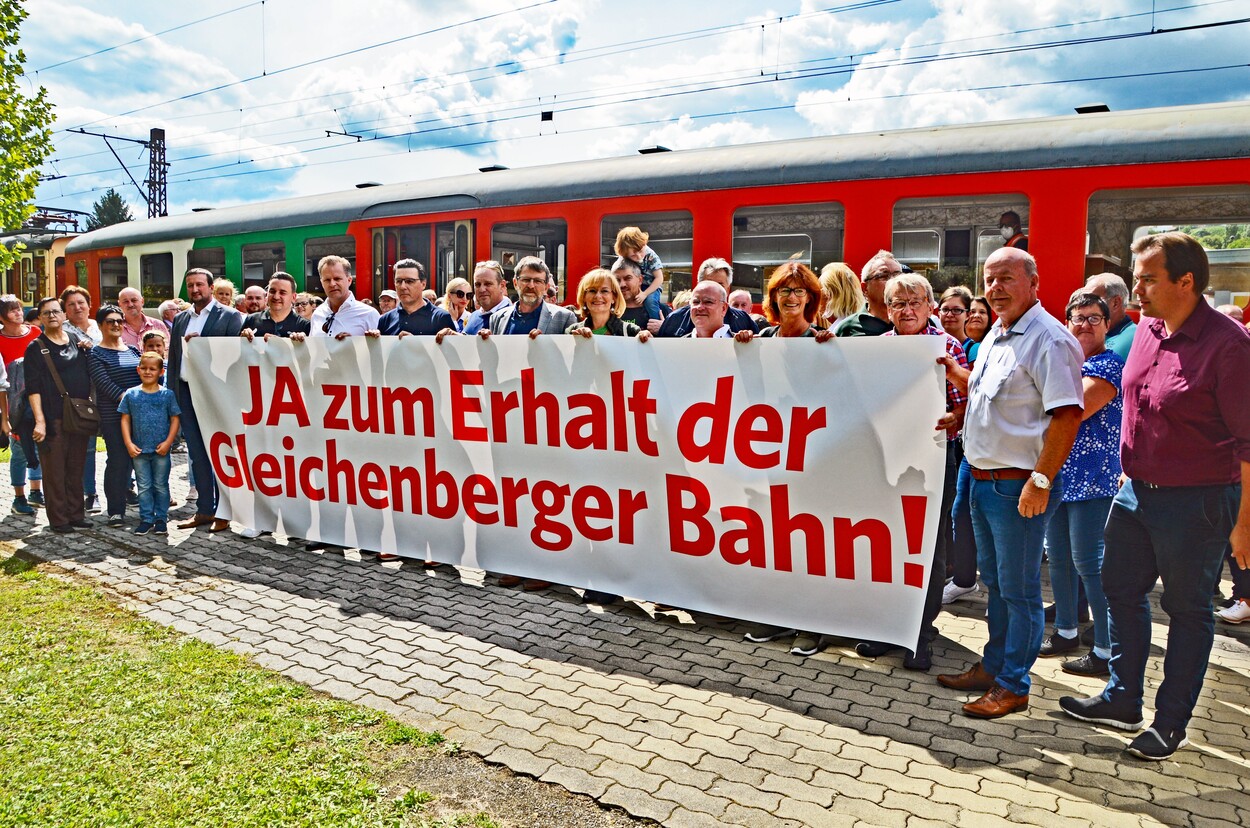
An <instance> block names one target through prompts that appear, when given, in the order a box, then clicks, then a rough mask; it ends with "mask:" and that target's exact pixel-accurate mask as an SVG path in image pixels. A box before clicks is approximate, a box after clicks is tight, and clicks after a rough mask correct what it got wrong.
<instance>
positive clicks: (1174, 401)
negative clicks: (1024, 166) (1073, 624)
mask: <svg viewBox="0 0 1250 828" xmlns="http://www.w3.org/2000/svg"><path fill="white" fill-rule="evenodd" d="M1133 253H1134V254H1136V256H1137V260H1136V263H1135V265H1134V267H1133V277H1134V279H1135V280H1136V283H1135V285H1134V288H1133V292H1134V293H1136V294H1137V297H1138V299H1139V300H1140V301H1141V310H1142V317H1143V319H1142V323H1141V324H1140V325H1138V327H1137V334H1136V336H1135V337H1134V339H1133V347H1132V349H1131V350H1130V351H1129V356H1128V361H1127V363H1126V364H1125V366H1124V386H1123V387H1124V420H1123V428H1122V435H1121V444H1120V459H1121V461H1122V462H1123V466H1124V475H1125V478H1126V480H1125V481H1124V483H1123V484H1122V485H1121V487H1120V493H1119V494H1117V495H1116V497H1115V500H1114V501H1113V502H1112V506H1111V515H1110V516H1109V517H1108V518H1107V528H1106V533H1105V537H1106V544H1107V547H1106V557H1105V558H1104V560H1103V566H1102V583H1103V589H1104V591H1105V592H1106V595H1107V603H1108V606H1109V608H1110V611H1111V634H1112V640H1111V665H1110V667H1111V680H1110V681H1108V682H1107V686H1106V687H1105V688H1104V689H1103V691H1102V693H1100V694H1098V695H1097V696H1093V697H1091V698H1087V699H1078V698H1075V697H1073V696H1064V697H1063V698H1061V699H1060V700H1059V706H1060V707H1061V708H1062V709H1063V711H1064V712H1065V713H1067V714H1068V715H1069V716H1072V717H1073V718H1077V719H1081V720H1083V721H1089V722H1097V723H1099V724H1106V725H1110V726H1112V727H1117V728H1120V729H1121V730H1129V731H1136V730H1140V729H1141V727H1142V725H1143V724H1145V720H1144V719H1143V717H1142V703H1143V698H1144V695H1145V676H1146V661H1147V658H1148V657H1149V655H1150V604H1149V602H1148V601H1147V596H1148V595H1149V594H1150V591H1151V590H1152V589H1154V585H1155V582H1156V581H1157V580H1158V579H1159V578H1162V579H1163V589H1164V592H1163V598H1162V606H1163V609H1164V611H1165V612H1167V614H1168V617H1169V619H1170V626H1169V630H1168V642H1167V656H1166V657H1165V658H1164V661H1163V683H1162V684H1161V685H1159V691H1158V693H1157V694H1156V695H1155V716H1154V723H1153V725H1152V726H1151V727H1150V728H1149V729H1147V730H1146V731H1145V732H1144V733H1142V734H1141V735H1139V736H1138V737H1137V738H1135V739H1134V740H1133V741H1132V743H1131V744H1130V745H1129V746H1128V752H1129V753H1130V754H1132V755H1134V756H1137V757H1138V758H1141V759H1148V760H1154V761H1158V760H1161V759H1166V758H1168V757H1169V756H1171V755H1172V754H1173V753H1175V752H1176V751H1177V750H1178V749H1180V748H1182V747H1184V746H1185V745H1186V744H1187V742H1188V740H1187V739H1186V738H1185V728H1186V726H1187V725H1188V724H1189V720H1190V718H1191V717H1192V715H1193V710H1194V705H1195V704H1196V703H1197V701H1198V694H1199V693H1200V692H1201V691H1202V681H1203V676H1204V674H1205V673H1206V670H1207V661H1208V658H1209V656H1210V654H1211V645H1212V643H1213V641H1214V638H1215V620H1214V618H1213V616H1212V614H1211V593H1212V592H1213V590H1214V589H1215V585H1216V583H1217V581H1218V580H1219V577H1220V568H1221V566H1222V564H1223V562H1224V555H1225V551H1226V549H1227V548H1228V546H1229V545H1231V546H1232V553H1233V558H1234V560H1235V561H1236V563H1237V564H1238V565H1239V566H1241V567H1242V568H1246V567H1250V485H1247V484H1250V406H1247V405H1246V397H1245V378H1246V376H1248V375H1250V334H1248V333H1247V332H1246V329H1245V328H1244V327H1242V326H1241V325H1239V324H1237V323H1236V322H1235V321H1233V320H1232V319H1229V318H1228V317H1227V316H1224V315H1223V314H1221V313H1219V312H1218V311H1217V310H1215V309H1214V308H1212V307H1211V306H1210V305H1208V304H1207V303H1206V301H1205V300H1204V299H1203V295H1202V292H1203V291H1204V290H1205V289H1206V287H1207V283H1208V282H1209V279H1210V270H1209V266H1208V263H1207V255H1206V252H1205V251H1204V250H1203V249H1202V245H1201V244H1199V243H1198V242H1197V241H1196V240H1195V239H1193V238H1191V237H1190V236H1187V235H1185V234H1184V233H1176V232H1172V233H1159V234H1157V235H1153V236H1146V237H1144V238H1142V239H1139V240H1138V241H1136V242H1135V243H1134V244H1133Z"/></svg>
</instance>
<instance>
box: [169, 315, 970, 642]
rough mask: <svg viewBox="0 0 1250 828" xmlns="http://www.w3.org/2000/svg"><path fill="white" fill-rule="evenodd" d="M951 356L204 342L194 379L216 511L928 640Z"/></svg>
mask: <svg viewBox="0 0 1250 828" xmlns="http://www.w3.org/2000/svg"><path fill="white" fill-rule="evenodd" d="M942 345H943V343H942V340H941V338H940V337H928V336H916V337H889V338H883V339H848V340H834V341H831V342H827V343H817V342H815V340H813V339H810V338H796V339H789V340H786V339H772V340H759V339H757V340H755V341H754V342H751V343H745V344H744V343H736V342H733V341H732V340H652V341H651V342H646V343H640V342H637V341H635V340H632V339H625V338H616V337H603V336H596V337H593V338H591V339H582V338H579V337H571V336H540V337H538V338H537V339H535V340H530V339H529V338H528V337H521V336H517V337H506V336H497V337H492V338H491V339H490V340H488V341H482V340H481V339H478V338H476V337H448V338H447V339H446V340H444V342H443V344H441V345H439V344H436V343H435V342H434V340H433V338H431V337H405V338H404V339H391V338H382V339H376V340H369V339H364V338H360V337H352V338H350V339H347V340H344V341H341V342H336V341H333V340H328V339H310V340H308V341H307V342H303V343H294V342H291V341H290V340H286V339H277V338H274V339H271V340H270V341H269V342H262V341H260V340H257V341H255V342H252V343H249V342H246V341H244V340H242V339H237V340H236V339H209V338H200V339H194V340H192V341H191V342H190V343H188V348H187V354H188V365H187V374H188V379H189V382H190V384H191V391H192V396H193V399H194V400H195V407H196V412H197V415H198V417H199V420H200V427H201V430H202V432H203V436H204V441H205V443H206V445H207V446H208V448H209V456H210V458H211V460H212V463H213V468H214V470H215V472H216V474H217V477H218V480H219V482H220V484H221V488H222V506H221V512H220V514H221V515H222V516H223V517H231V518H232V519H234V520H236V521H238V522H240V523H242V524H245V525H247V526H251V527H255V528H259V529H271V530H280V531H282V532H285V533H287V534H289V535H291V536H294V537H301V538H308V539H312V540H321V541H325V542H327V543H332V544H338V545H342V546H347V547H358V548H361V549H369V550H376V551H385V552H396V553H398V554H400V555H403V556H405V557H411V558H415V559H419V560H426V559H430V560H434V561H439V562H442V563H449V564H453V565H456V566H464V567H474V568H478V569H485V570H488V571H492V572H503V573H510V574H513V575H521V576H525V577H534V578H542V579H544V580H549V581H554V582H556V583H560V584H567V585H569V586H576V587H588V588H593V589H597V590H602V591H606V592H612V593H618V594H622V595H625V596H629V597H634V598H639V599H646V600H652V601H658V602H663V603H666V604H671V605H673V606H679V607H684V608H687V609H690V610H696V611H704V612H711V613H716V614H720V615H725V616H729V617H735V618H743V619H749V620H753V621H759V622H764V623H772V624H779V625H782V626H786V627H796V628H798V629H804V630H810V631H813V632H824V633H831V634H836V635H843V636H847V637H850V638H859V639H872V640H881V641H888V642H891V643H895V644H899V645H903V646H911V645H913V644H914V643H915V641H916V637H917V632H918V629H919V624H920V615H921V609H922V606H923V603H924V589H925V585H926V579H927V576H928V568H929V565H930V561H931V559H932V552H933V544H934V539H935V537H936V535H937V526H938V518H939V515H938V509H939V505H940V502H941V492H942V481H943V475H944V472H945V448H944V446H945V442H944V436H943V435H942V433H941V432H938V431H935V430H934V425H935V424H936V423H937V420H938V418H939V417H940V416H941V415H942V414H943V413H944V411H945V402H944V400H945V396H944V394H945V391H944V384H943V378H942V373H941V369H940V367H939V366H937V365H936V362H935V361H936V359H937V358H938V357H939V356H941V355H942ZM291 554H302V553H301V552H296V551H292V552H291Z"/></svg>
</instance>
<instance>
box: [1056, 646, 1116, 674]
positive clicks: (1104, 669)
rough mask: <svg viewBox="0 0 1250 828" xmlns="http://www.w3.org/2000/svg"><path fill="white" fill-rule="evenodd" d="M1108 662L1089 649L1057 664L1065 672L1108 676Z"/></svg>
mask: <svg viewBox="0 0 1250 828" xmlns="http://www.w3.org/2000/svg"><path fill="white" fill-rule="evenodd" d="M1108 664H1109V662H1108V661H1107V659H1105V658H1101V657H1099V656H1096V655H1094V653H1093V651H1090V652H1088V653H1086V654H1085V655H1083V656H1081V657H1080V658H1074V659H1072V660H1071V661H1065V662H1064V663H1063V664H1061V665H1059V666H1060V667H1062V668H1063V671H1064V672H1065V673H1072V674H1073V675H1076V676H1109V675H1111V668H1110V667H1109V666H1108Z"/></svg>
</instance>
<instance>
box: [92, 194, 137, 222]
mask: <svg viewBox="0 0 1250 828" xmlns="http://www.w3.org/2000/svg"><path fill="white" fill-rule="evenodd" d="M134 219H135V217H134V216H132V215H130V206H129V205H128V204H126V200H125V199H124V198H122V197H121V196H120V195H118V193H117V190H114V189H113V188H112V187H109V188H108V192H106V193H105V194H104V195H102V196H100V198H99V200H98V201H96V203H95V204H92V205H91V215H89V216H87V229H88V230H99V229H100V228H101V227H108V226H109V225H110V224H121V223H122V222H123V221H134Z"/></svg>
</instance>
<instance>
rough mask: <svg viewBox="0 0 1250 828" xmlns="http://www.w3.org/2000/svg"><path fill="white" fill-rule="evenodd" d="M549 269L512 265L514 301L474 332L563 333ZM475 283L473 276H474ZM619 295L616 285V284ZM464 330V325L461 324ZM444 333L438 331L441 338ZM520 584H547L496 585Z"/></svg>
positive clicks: (565, 317) (510, 580)
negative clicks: (549, 291)
mask: <svg viewBox="0 0 1250 828" xmlns="http://www.w3.org/2000/svg"><path fill="white" fill-rule="evenodd" d="M550 273H551V268H549V267H547V263H546V262H544V261H543V260H542V259H540V258H538V257H537V256H526V257H525V258H523V259H521V261H519V262H517V264H516V275H515V276H513V277H512V283H513V285H514V286H515V287H516V292H517V301H516V304H515V305H513V306H512V307H511V308H508V309H503V310H500V311H499V312H498V313H495V314H493V315H492V316H491V317H490V327H489V328H482V329H481V330H480V331H478V335H479V336H481V337H482V339H489V338H490V337H491V334H497V335H501V336H519V335H522V334H524V335H527V336H529V338H530V339H534V338H535V337H537V336H539V335H541V334H544V333H546V334H553V333H563V332H565V331H567V330H568V329H569V328H570V327H572V326H573V325H574V324H575V323H576V322H577V317H576V316H574V315H573V312H572V311H568V310H565V309H564V308H562V307H560V306H559V305H553V304H551V303H550V302H548V301H546V296H547V277H548V275H549V274H550ZM473 278H474V283H475V284H476V281H477V276H476V275H474V277H473ZM617 292H618V294H619V292H620V287H619V286H618V287H617ZM465 329H466V330H467V329H468V326H467V325H466V326H465ZM443 333H444V332H440V333H439V336H440V337H441V336H442V335H443ZM517 584H521V585H522V587H521V588H522V589H524V590H525V591H526V592H535V591H537V590H540V589H546V588H547V587H549V586H551V582H550V581H544V580H541V579H538V578H529V579H525V578H521V577H520V576H519V575H500V576H499V585H500V586H505V587H511V586H516V585H517Z"/></svg>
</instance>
